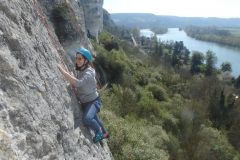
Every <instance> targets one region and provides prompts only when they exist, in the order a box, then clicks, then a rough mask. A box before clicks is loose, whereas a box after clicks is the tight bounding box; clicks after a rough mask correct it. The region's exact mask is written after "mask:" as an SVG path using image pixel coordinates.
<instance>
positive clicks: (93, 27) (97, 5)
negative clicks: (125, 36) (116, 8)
mask: <svg viewBox="0 0 240 160" xmlns="http://www.w3.org/2000/svg"><path fill="white" fill-rule="evenodd" d="M80 2H81V4H82V6H83V11H84V15H85V21H86V28H87V31H88V32H89V34H90V36H92V37H95V38H97V36H98V33H99V32H101V30H102V28H103V24H102V22H103V9H102V6H103V0H80Z"/></svg>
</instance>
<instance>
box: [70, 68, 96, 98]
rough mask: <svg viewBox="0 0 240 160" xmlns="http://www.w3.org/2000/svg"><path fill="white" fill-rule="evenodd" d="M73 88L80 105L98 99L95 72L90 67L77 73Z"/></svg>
mask: <svg viewBox="0 0 240 160" xmlns="http://www.w3.org/2000/svg"><path fill="white" fill-rule="evenodd" d="M76 78H77V82H76V83H75V85H74V86H75V87H76V89H77V95H78V97H79V99H80V102H81V103H87V102H90V101H93V100H95V99H96V98H97V97H98V92H97V81H96V79H95V70H94V69H93V68H91V67H89V68H87V69H85V70H84V71H78V72H77V77H76Z"/></svg>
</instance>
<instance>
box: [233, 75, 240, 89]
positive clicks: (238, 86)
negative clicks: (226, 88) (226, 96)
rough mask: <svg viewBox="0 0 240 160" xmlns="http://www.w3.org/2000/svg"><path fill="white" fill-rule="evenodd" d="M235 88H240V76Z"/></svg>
mask: <svg viewBox="0 0 240 160" xmlns="http://www.w3.org/2000/svg"><path fill="white" fill-rule="evenodd" d="M234 87H235V88H237V89H238V88H240V76H238V78H237V79H236V80H235V84H234Z"/></svg>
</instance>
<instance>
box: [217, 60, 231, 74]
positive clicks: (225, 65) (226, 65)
mask: <svg viewBox="0 0 240 160" xmlns="http://www.w3.org/2000/svg"><path fill="white" fill-rule="evenodd" d="M220 70H221V71H223V72H226V71H229V72H232V64H231V63H230V62H223V63H222V64H221V69H220Z"/></svg>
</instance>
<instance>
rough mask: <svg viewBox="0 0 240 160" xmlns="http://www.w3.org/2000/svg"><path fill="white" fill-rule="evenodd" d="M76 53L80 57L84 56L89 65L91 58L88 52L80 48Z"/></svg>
mask: <svg viewBox="0 0 240 160" xmlns="http://www.w3.org/2000/svg"><path fill="white" fill-rule="evenodd" d="M77 53H81V54H82V55H84V56H85V57H86V58H87V60H88V62H89V63H90V62H91V59H92V56H91V53H90V52H89V50H87V49H85V48H82V49H80V50H79V51H77Z"/></svg>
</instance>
